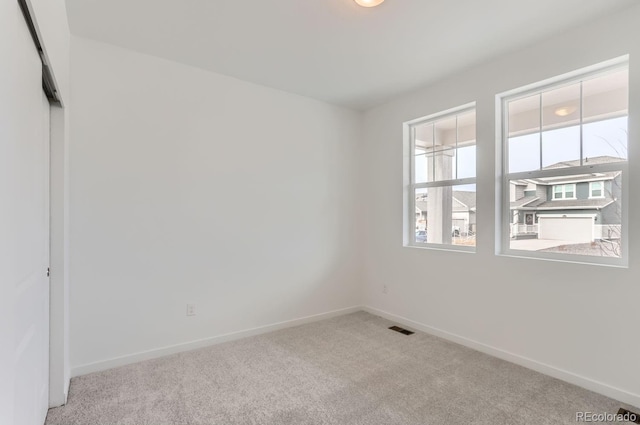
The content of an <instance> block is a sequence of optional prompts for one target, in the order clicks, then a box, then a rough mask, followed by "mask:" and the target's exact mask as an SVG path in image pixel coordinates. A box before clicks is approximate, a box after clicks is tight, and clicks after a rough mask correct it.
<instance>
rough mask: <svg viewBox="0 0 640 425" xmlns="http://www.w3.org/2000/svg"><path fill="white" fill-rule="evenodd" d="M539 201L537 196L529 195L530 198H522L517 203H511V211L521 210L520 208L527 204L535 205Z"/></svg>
mask: <svg viewBox="0 0 640 425" xmlns="http://www.w3.org/2000/svg"><path fill="white" fill-rule="evenodd" d="M538 199H539V198H538V197H537V196H534V195H529V196H525V197H523V198H520V199H518V200H517V201H513V202H511V203H510V204H509V205H510V206H511V209H514V208H520V207H523V206H525V205H527V204H530V203H533V202H534V201H537V200H538Z"/></svg>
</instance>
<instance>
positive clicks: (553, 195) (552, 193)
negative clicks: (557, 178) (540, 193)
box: [551, 183, 578, 201]
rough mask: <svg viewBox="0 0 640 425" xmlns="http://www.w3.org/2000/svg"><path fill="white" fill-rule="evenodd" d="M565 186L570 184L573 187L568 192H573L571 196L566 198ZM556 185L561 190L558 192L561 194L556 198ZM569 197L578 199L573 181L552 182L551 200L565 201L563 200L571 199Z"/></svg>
mask: <svg viewBox="0 0 640 425" xmlns="http://www.w3.org/2000/svg"><path fill="white" fill-rule="evenodd" d="M567 186H572V187H573V189H572V190H571V191H569V192H572V193H573V197H571V198H568V197H567ZM556 187H560V188H562V190H561V191H560V193H562V196H561V197H560V198H556ZM571 199H578V198H577V194H576V184H575V183H563V184H554V185H553V187H552V188H551V200H552V201H565V200H571Z"/></svg>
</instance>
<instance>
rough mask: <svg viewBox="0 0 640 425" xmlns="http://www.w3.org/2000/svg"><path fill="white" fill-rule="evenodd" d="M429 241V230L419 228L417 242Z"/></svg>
mask: <svg viewBox="0 0 640 425" xmlns="http://www.w3.org/2000/svg"><path fill="white" fill-rule="evenodd" d="M426 241H427V231H426V230H418V231H416V242H423V243H424V242H426Z"/></svg>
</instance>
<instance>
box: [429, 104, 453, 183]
mask: <svg viewBox="0 0 640 425" xmlns="http://www.w3.org/2000/svg"><path fill="white" fill-rule="evenodd" d="M435 129H436V134H435V136H436V137H435V147H434V155H433V166H434V168H435V181H441V180H452V179H455V178H456V169H455V167H456V161H455V156H456V155H455V153H456V152H455V148H456V135H457V128H456V117H455V116H453V117H449V118H445V119H443V120H440V121H436V123H435Z"/></svg>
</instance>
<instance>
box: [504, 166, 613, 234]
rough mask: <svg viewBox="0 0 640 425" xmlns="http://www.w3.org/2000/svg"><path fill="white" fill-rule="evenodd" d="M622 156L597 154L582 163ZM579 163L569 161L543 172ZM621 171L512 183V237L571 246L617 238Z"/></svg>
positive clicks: (515, 181)
mask: <svg viewBox="0 0 640 425" xmlns="http://www.w3.org/2000/svg"><path fill="white" fill-rule="evenodd" d="M616 161H620V158H615V157H610V156H600V157H594V158H589V159H587V160H586V161H585V163H591V164H602V163H608V162H616ZM576 165H579V163H578V161H567V162H561V163H558V164H554V165H550V166H548V167H545V169H555V168H558V169H560V168H564V167H568V166H576ZM620 197H621V173H620V172H619V171H616V172H605V173H591V174H581V175H572V176H562V177H546V178H536V179H526V180H514V181H511V187H510V201H511V205H510V208H511V216H512V220H511V223H512V224H511V237H512V238H516V239H525V238H538V239H553V240H563V241H571V242H593V241H595V240H597V239H619V238H620V224H621V204H620Z"/></svg>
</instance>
